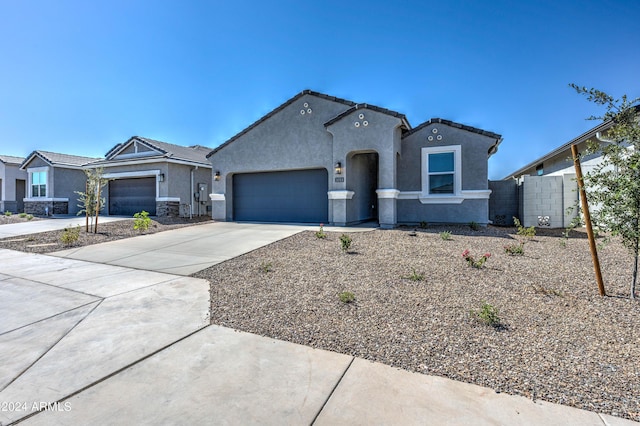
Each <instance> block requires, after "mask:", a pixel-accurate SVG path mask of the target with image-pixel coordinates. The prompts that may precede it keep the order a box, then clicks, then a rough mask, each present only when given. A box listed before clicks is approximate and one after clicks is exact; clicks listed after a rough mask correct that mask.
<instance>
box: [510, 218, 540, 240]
mask: <svg viewBox="0 0 640 426" xmlns="http://www.w3.org/2000/svg"><path fill="white" fill-rule="evenodd" d="M513 224H514V225H515V226H516V228H518V235H520V236H521V237H524V238H527V239H532V238H533V237H535V236H536V228H535V226H530V227H528V228H525V227H524V226H522V223H520V220H519V219H518V218H517V217H515V216H514V217H513Z"/></svg>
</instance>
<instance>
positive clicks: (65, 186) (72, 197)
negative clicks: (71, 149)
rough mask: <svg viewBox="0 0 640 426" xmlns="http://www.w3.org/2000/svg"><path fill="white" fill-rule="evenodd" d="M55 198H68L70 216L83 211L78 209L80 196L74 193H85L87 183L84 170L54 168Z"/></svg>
mask: <svg viewBox="0 0 640 426" xmlns="http://www.w3.org/2000/svg"><path fill="white" fill-rule="evenodd" d="M53 169H54V170H53V173H52V175H53V176H52V177H53V191H54V194H53V198H68V199H69V211H68V214H77V213H78V211H80V210H81V207H78V194H76V193H75V192H74V191H81V192H84V190H85V188H86V186H85V183H86V181H87V179H86V175H85V174H84V171H83V170H76V169H63V168H60V167H54V168H53Z"/></svg>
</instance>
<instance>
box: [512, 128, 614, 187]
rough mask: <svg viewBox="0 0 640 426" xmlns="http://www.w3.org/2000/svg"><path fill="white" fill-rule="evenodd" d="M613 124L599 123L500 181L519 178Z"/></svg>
mask: <svg viewBox="0 0 640 426" xmlns="http://www.w3.org/2000/svg"><path fill="white" fill-rule="evenodd" d="M612 124H613V122H612V121H611V120H609V121H605V122H604V123H600V124H599V125H597V126H596V127H594V128H592V129H590V130H588V131H586V132H584V133H583V134H581V135H580V136H578V137H576V138H573V139H571V140H570V141H569V142H567V143H565V144H563V145H561V146H559V147H558V148H556V149H554V150H553V151H551V152H549V153H547V154H545V155H543V156H542V157H540V158H537V159H535V160H534V161H532V162H531V163H529V164H527V165H526V166H524V167H521V168H519V169H518V170H516V171H515V172H513V173H509V174H508V175H507V176H505V177H504V178H502V180H507V179H511V178H512V177H514V176H520V175H521V174H522V173H524V172H525V171H526V170H528V169H530V168H533V167H535V166H537V165H538V164H540V163H543V162H545V161H547V160H549V159H551V158H553V157H555V156H557V155H559V154H562V153H563V152H565V151H569V150H570V149H571V145H574V144H576V145H577V144H579V143H582V142H584V141H586V140H589V139H591V138H593V137H594V136H595V135H596V133H598V132H602V131H605V130H607V129H608V128H609V127H611V125H612Z"/></svg>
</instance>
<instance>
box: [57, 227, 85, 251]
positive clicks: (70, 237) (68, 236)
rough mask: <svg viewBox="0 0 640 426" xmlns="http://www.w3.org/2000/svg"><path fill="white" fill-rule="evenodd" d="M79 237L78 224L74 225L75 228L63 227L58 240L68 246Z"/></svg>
mask: <svg viewBox="0 0 640 426" xmlns="http://www.w3.org/2000/svg"><path fill="white" fill-rule="evenodd" d="M79 239H80V226H79V225H78V226H76V227H75V228H64V231H63V232H62V235H61V236H60V241H61V242H62V244H64V245H65V246H70V245H73V244H75V243H76V242H78V240H79Z"/></svg>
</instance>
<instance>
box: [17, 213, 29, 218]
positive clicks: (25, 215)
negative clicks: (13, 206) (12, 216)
mask: <svg viewBox="0 0 640 426" xmlns="http://www.w3.org/2000/svg"><path fill="white" fill-rule="evenodd" d="M18 217H19V218H21V219H24V218H25V217H27V214H26V213H20V214H19V215H18Z"/></svg>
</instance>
